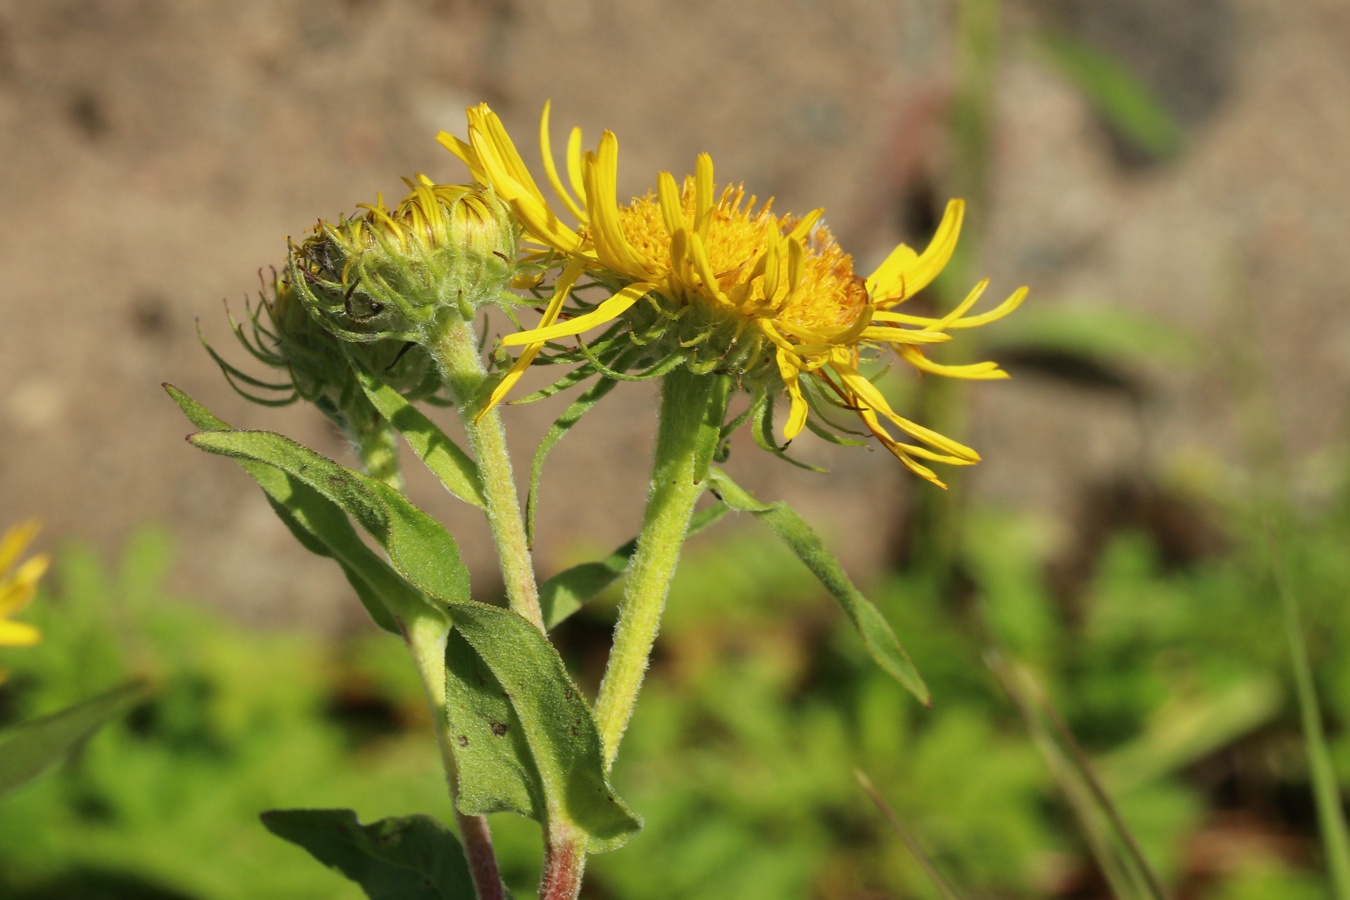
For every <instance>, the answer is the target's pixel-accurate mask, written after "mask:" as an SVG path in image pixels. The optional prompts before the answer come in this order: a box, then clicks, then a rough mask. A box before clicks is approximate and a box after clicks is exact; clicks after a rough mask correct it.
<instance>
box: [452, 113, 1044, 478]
mask: <svg viewBox="0 0 1350 900" xmlns="http://www.w3.org/2000/svg"><path fill="white" fill-rule="evenodd" d="M548 111H549V110H548V106H547V105H545V107H544V114H543V116H542V119H541V123H540V144H541V147H542V150H543V163H544V172H545V175H546V176H547V179H548V182H549V184H550V186H551V188H552V190H553V192H554V194H556V195H557V197H558V199H559V201H561V204H562V206H564V207H566V209H567V211H568V212H570V213H571V215H572V216H573V217H574V218H575V219H576V221H577V226H576V227H575V228H573V227H570V226H568V225H566V224H565V223H564V222H563V221H562V220H561V219H560V218H559V216H558V214H557V212H556V211H555V210H554V208H553V207H552V206H550V204H549V201H548V200H547V199H546V198H545V197H544V195H543V192H542V191H540V189H539V187H538V186H537V185H536V183H535V181H534V179H533V177H532V176H531V175H530V172H529V170H528V169H527V168H526V166H525V164H524V162H523V161H522V159H521V157H520V154H519V153H518V152H517V150H516V148H515V145H514V144H513V143H512V141H511V138H510V136H509V135H508V134H507V133H506V130H505V128H504V127H503V126H502V123H501V121H500V120H499V119H498V118H497V116H496V114H495V113H493V112H492V111H491V110H490V109H489V108H488V107H487V106H486V105H480V106H478V107H476V108H472V109H470V110H469V111H468V118H469V133H468V138H469V139H468V141H467V142H465V141H462V140H459V139H458V138H455V137H453V136H451V135H448V134H445V133H442V134H441V135H440V137H439V140H440V141H441V143H442V144H444V145H445V146H446V147H447V148H448V149H449V150H450V151H451V152H452V153H454V154H455V155H456V156H458V157H459V158H460V159H461V160H463V161H464V162H465V164H466V165H468V167H469V170H470V172H471V173H472V175H473V177H474V178H475V179H476V180H478V181H479V182H481V183H483V184H487V185H490V186H491V187H492V188H493V189H494V190H495V191H496V193H497V195H498V196H499V197H501V198H502V199H504V200H506V201H507V202H508V203H510V204H511V206H512V208H513V209H514V210H515V212H516V215H517V216H518V217H519V218H520V220H521V222H522V224H523V226H524V234H523V238H524V239H525V240H526V241H527V242H531V243H533V244H536V245H538V248H539V251H538V252H539V255H541V256H544V255H548V254H551V255H553V256H554V257H556V258H558V259H560V260H562V261H564V262H565V263H566V265H565V268H564V269H563V271H562V273H561V274H560V275H559V276H558V278H557V281H556V283H555V289H554V293H553V296H552V298H551V300H550V302H549V304H548V306H547V308H546V309H545V311H544V314H543V318H542V319H541V321H540V323H539V325H538V327H536V328H534V329H531V330H528V331H523V332H519V333H517V334H512V335H508V336H507V337H506V338H504V339H503V341H502V344H503V345H504V346H508V347H522V348H523V350H522V352H521V355H520V357H519V358H518V359H517V360H516V363H515V365H514V366H512V368H511V370H510V371H509V372H508V373H507V376H506V378H505V379H504V380H503V381H502V383H501V384H500V385H499V386H498V388H497V390H496V391H495V392H494V394H493V395H492V397H491V398H490V403H489V405H491V404H492V403H497V402H499V401H500V400H501V399H502V397H503V396H505V395H506V393H507V392H508V391H509V390H510V389H511V387H512V385H513V384H514V383H515V381H516V380H517V379H518V378H519V377H520V375H521V373H523V371H524V370H525V368H526V367H527V366H529V365H530V363H531V361H532V360H533V359H534V357H535V356H536V355H537V354H538V353H539V351H540V350H541V349H542V348H543V346H544V344H545V343H546V342H549V341H555V340H557V339H559V338H562V337H567V336H571V335H580V334H582V333H583V332H586V331H589V330H590V329H593V328H596V327H598V326H601V325H604V324H606V323H610V322H613V321H615V320H622V321H624V322H625V323H626V324H628V325H629V326H630V327H631V328H632V341H633V342H636V343H638V344H642V343H649V342H651V340H652V339H653V338H652V335H653V334H654V333H655V331H659V330H660V329H661V328H663V327H665V326H666V325H668V324H669V322H671V321H674V320H680V321H681V323H682V326H683V327H681V328H679V329H678V330H677V335H678V337H679V340H676V341H673V342H671V341H668V342H666V343H665V344H664V345H663V346H664V347H665V349H666V350H667V351H669V352H676V353H678V352H683V351H687V352H688V354H689V364H690V365H691V366H692V365H695V364H696V362H701V363H702V364H704V365H720V366H721V368H718V369H717V371H723V372H734V373H735V374H736V375H737V376H738V378H739V380H740V383H741V384H742V386H744V387H747V388H749V389H750V390H752V391H763V390H766V389H767V388H768V387H770V386H777V389H779V390H782V389H785V390H786V392H787V395H788V397H789V399H790V408H789V413H788V418H787V421H786V423H785V424H784V427H783V430H782V437H783V439H784V441H785V443H786V442H788V441H791V440H792V439H793V438H795V437H796V436H797V435H798V434H800V433H801V431H802V429H803V428H804V427H807V426H808V424H810V425H812V426H813V430H818V429H815V428H814V426H815V424H816V423H814V422H808V419H809V417H810V415H811V413H813V412H814V413H815V414H816V416H817V418H821V419H824V417H825V416H826V415H827V413H828V412H829V410H830V407H834V408H836V409H843V410H847V411H850V412H852V413H853V414H855V415H857V417H858V418H859V419H860V420H861V421H862V424H863V425H864V426H865V427H866V429H867V431H869V432H870V433H871V434H872V435H874V436H875V437H876V438H877V439H878V440H879V441H880V442H881V443H882V444H883V445H884V446H885V447H886V448H887V449H888V450H890V451H891V452H892V453H893V454H895V456H896V457H897V458H898V459H899V460H900V461H901V462H902V463H904V464H905V466H907V467H908V468H909V469H910V470H911V471H913V472H915V473H916V474H918V475H920V476H922V477H923V478H926V479H928V480H929V481H932V482H934V483H935V484H938V485H941V484H942V483H941V482H940V481H939V480H938V478H937V476H936V475H935V474H934V473H933V471H932V470H931V469H929V468H928V467H927V466H925V465H924V464H923V463H921V462H920V461H919V460H925V461H929V462H941V463H948V464H952V465H968V464H970V463H973V462H976V461H977V460H978V459H979V456H978V455H977V454H976V453H975V451H974V450H971V449H970V448H969V447H966V446H963V445H962V444H960V443H958V442H956V441H953V440H951V439H950V438H947V437H944V436H942V435H940V434H938V433H936V432H934V431H932V430H930V429H928V428H925V427H924V426H922V425H920V424H918V423H917V422H913V421H910V420H909V419H906V418H904V417H903V416H901V415H899V414H898V413H896V412H895V411H894V410H893V409H892V408H891V406H890V404H889V403H888V402H887V400H886V398H885V397H884V396H883V395H882V393H881V391H880V390H878V389H877V388H876V386H875V385H874V384H873V383H872V381H871V380H870V379H868V378H867V377H866V376H864V375H863V374H862V372H861V371H860V369H859V364H860V362H861V361H862V360H863V359H864V358H870V357H871V356H872V355H873V354H874V353H875V351H877V350H878V349H880V348H882V347H887V346H889V347H890V348H891V349H892V350H893V351H894V352H895V353H896V354H897V355H898V356H899V357H900V358H901V359H903V360H905V361H906V362H908V363H909V364H910V365H912V366H914V367H915V368H917V369H919V370H920V371H922V372H927V373H930V374H933V375H942V376H948V377H955V378H973V379H993V378H1006V377H1007V374H1006V373H1005V372H1003V371H1002V370H1001V369H999V368H998V366H997V365H996V364H995V363H992V362H981V363H975V364H972V365H962V366H950V365H940V364H938V363H935V362H932V361H931V360H929V359H928V358H927V357H926V356H925V355H924V353H923V350H922V349H921V348H922V347H923V345H926V344H936V343H941V342H944V341H948V340H950V339H951V336H950V334H948V332H949V331H951V330H955V329H960V328H971V327H974V326H977V325H983V324H986V323H988V322H992V321H994V320H995V319H999V318H1002V317H1003V316H1005V315H1007V314H1008V313H1009V312H1011V311H1012V310H1013V309H1015V308H1016V307H1017V306H1018V305H1019V304H1020V303H1021V302H1022V299H1023V298H1024V297H1025V295H1026V289H1025V288H1022V289H1020V290H1018V291H1017V292H1016V293H1014V294H1013V295H1012V296H1011V297H1009V298H1008V299H1007V300H1005V301H1004V302H1003V303H1002V304H1000V305H999V306H998V307H997V308H995V309H993V310H991V311H989V312H985V313H982V314H979V315H969V314H968V313H969V312H970V310H971V308H972V307H973V306H974V304H975V303H976V301H977V300H979V298H980V295H981V294H982V293H983V291H984V289H985V287H986V285H987V283H988V282H987V281H982V282H980V283H979V284H978V285H976V286H975V288H974V290H972V291H971V292H970V294H969V296H967V297H966V299H965V300H964V301H963V302H962V303H961V304H959V305H958V306H957V307H956V308H955V309H953V310H952V311H951V312H950V313H948V314H946V315H944V316H941V317H938V318H934V317H928V316H919V315H908V314H905V313H901V312H898V311H896V307H898V306H899V305H900V304H901V303H902V302H904V301H905V300H907V299H909V298H910V297H912V296H913V295H914V294H915V293H916V292H918V291H919V290H921V289H922V288H924V287H925V286H927V285H928V284H929V283H930V282H932V281H933V279H934V278H936V277H937V275H938V274H939V273H940V272H941V271H942V269H943V267H944V266H945V265H946V264H947V261H948V260H949V259H950V258H951V255H952V251H953V250H954V248H955V246H956V241H957V236H958V234H959V232H960V228H961V218H962V214H963V212H964V204H963V203H962V201H960V200H953V201H952V202H951V203H949V204H948V205H947V210H946V213H945V215H944V216H943V219H942V223H941V225H940V226H939V227H938V230H937V234H936V235H935V236H934V238H933V240H932V243H931V244H929V246H928V248H927V249H926V250H925V251H924V252H923V253H921V254H920V253H916V252H915V251H914V250H912V249H910V248H909V247H907V246H905V245H903V244H901V245H900V246H898V247H896V248H895V250H894V251H893V252H892V253H891V254H890V255H889V256H888V257H887V258H886V260H885V261H884V262H882V264H881V265H880V266H879V267H878V268H877V270H876V271H875V272H873V273H872V274H871V276H869V277H868V278H867V279H865V280H864V279H863V278H861V277H859V276H858V275H856V274H855V273H854V271H853V260H852V257H851V256H849V255H848V254H847V253H845V252H844V251H843V249H842V248H841V247H840V246H839V244H838V243H837V242H836V241H835V239H834V237H833V235H831V234H830V232H829V230H828V229H826V228H825V226H824V225H823V224H822V222H821V214H822V212H823V211H822V210H815V211H813V212H811V213H809V214H807V215H806V216H801V217H796V216H791V215H784V216H779V215H777V214H775V213H773V212H772V200H770V201H768V202H767V203H765V204H764V205H763V206H761V207H760V208H759V209H756V208H755V206H756V198H755V197H754V196H750V197H748V198H747V196H746V194H745V192H744V190H743V189H742V188H741V187H731V186H728V187H725V188H723V189H722V191H721V192H720V193H719V192H718V190H717V187H716V185H715V184H714V181H713V164H712V160H711V158H710V157H709V156H708V155H707V154H701V155H700V156H699V157H698V163H697V166H696V167H695V174H694V175H693V176H692V177H686V178H685V180H684V183H683V185H682V186H681V185H677V184H676V182H675V179H674V177H673V176H672V175H671V174H670V173H669V172H662V173H660V175H659V177H658V179H657V187H656V191H655V193H648V194H647V195H645V196H643V197H638V198H635V199H633V200H632V201H630V202H629V203H627V204H622V205H621V204H620V203H619V202H618V198H617V188H616V184H617V178H618V139H617V138H616V137H615V136H614V134H613V133H611V132H609V131H606V132H605V133H604V135H603V136H602V137H601V138H600V143H599V145H598V147H597V149H596V150H595V151H594V152H586V153H584V154H583V153H582V152H581V131H580V129H576V128H574V129H573V130H572V133H571V136H570V139H569V141H568V146H567V178H568V183H567V184H564V182H563V180H562V178H561V177H560V175H559V172H558V169H557V166H556V164H555V162H554V159H553V154H552V151H551V149H550V142H549V130H548ZM569 188H570V189H569ZM583 274H585V275H588V276H589V277H590V278H592V279H593V280H594V281H595V282H597V283H599V284H600V285H601V286H603V287H605V288H607V289H609V290H610V291H611V292H612V293H611V296H609V297H608V299H606V300H604V301H603V302H601V303H599V304H598V305H593V306H590V307H586V308H584V309H583V310H581V311H577V310H569V312H571V313H572V314H571V315H570V316H568V317H563V316H562V314H563V312H564V305H565V304H566V303H567V300H568V297H569V294H570V292H571V290H572V288H573V287H574V285H575V284H576V281H577V280H578V279H579V278H580V277H581V276H582V275H583ZM640 301H645V302H640ZM690 322H692V323H693V324H692V325H690V324H689V323H690ZM864 354H867V356H866V357H865V356H864ZM586 355H587V357H588V358H591V357H592V354H590V353H587V354H586ZM597 369H598V370H599V371H602V372H603V371H604V370H603V369H599V368H598V366H597ZM709 371H712V369H711V368H710V369H709ZM825 421H826V422H827V423H828V419H825ZM837 427H838V426H836V428H837ZM892 429H894V430H896V431H899V432H900V433H902V434H904V435H908V436H909V437H910V438H912V439H913V440H915V441H917V442H918V443H911V442H906V441H904V440H902V439H900V438H897V437H896V436H895V434H894V433H893V432H892Z"/></svg>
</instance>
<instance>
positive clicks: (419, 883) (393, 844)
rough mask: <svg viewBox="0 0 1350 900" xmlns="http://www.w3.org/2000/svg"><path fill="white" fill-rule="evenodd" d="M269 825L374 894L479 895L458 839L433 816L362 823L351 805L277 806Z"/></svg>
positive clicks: (431, 898)
mask: <svg viewBox="0 0 1350 900" xmlns="http://www.w3.org/2000/svg"><path fill="white" fill-rule="evenodd" d="M261 818H262V823H263V825H265V826H266V827H267V830H268V831H270V832H272V833H273V834H275V835H276V836H277V837H279V838H282V839H284V840H287V841H290V842H291V843H292V844H298V845H299V846H301V847H303V848H304V849H305V850H307V851H309V854H310V855H311V856H313V857H314V858H315V859H317V860H318V861H319V862H321V863H323V864H324V865H326V866H328V867H329V868H332V869H337V870H338V871H339V872H341V873H342V874H343V875H345V876H347V877H348V878H349V879H351V880H352V881H354V882H356V883H357V884H359V885H360V886H361V889H362V890H363V891H365V892H366V896H367V897H369V898H371V900H474V898H475V897H476V896H477V894H476V893H475V891H474V886H473V877H472V875H471V874H470V873H469V864H468V862H467V861H466V860H465V859H464V851H463V849H462V848H461V847H460V845H459V840H458V839H457V838H456V837H455V835H454V834H453V833H452V832H451V831H450V830H449V829H447V828H446V827H445V826H444V825H442V824H441V823H439V822H437V821H436V820H435V819H432V818H430V817H429V816H406V817H403V818H397V819H381V820H380V821H378V822H372V823H370V824H369V825H362V824H361V822H360V821H359V820H358V819H357V818H356V813H354V812H352V811H351V810H350V809H275V810H272V811H270V812H265V813H263V814H262V816H261Z"/></svg>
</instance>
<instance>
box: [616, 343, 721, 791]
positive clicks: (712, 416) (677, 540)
mask: <svg viewBox="0 0 1350 900" xmlns="http://www.w3.org/2000/svg"><path fill="white" fill-rule="evenodd" d="M730 389H731V379H730V378H729V377H728V376H726V375H698V374H695V373H693V372H691V371H690V370H689V369H688V368H684V367H681V368H677V369H675V370H674V371H672V372H671V373H670V374H668V375H667V376H666V377H665V378H664V379H663V381H662V384H661V414H660V415H661V418H660V423H659V424H658V426H657V433H656V451H655V458H654V461H653V464H652V481H651V488H650V492H649V493H648V496H647V508H646V511H645V513H644V514H643V519H642V531H641V533H640V534H639V535H638V547H637V552H636V554H634V556H633V562H632V564H631V565H630V566H629V569H628V576H627V582H626V587H625V590H624V598H623V602H622V604H621V605H620V606H619V622H618V624H617V625H616V626H615V629H614V647H613V649H612V650H611V651H610V655H609V663H608V664H607V666H606V668H605V676H604V680H603V681H602V682H601V684H600V695H599V697H598V698H597V700H596V704H595V717H596V721H597V722H598V723H599V726H600V737H601V740H602V742H603V744H604V752H605V765H606V766H607V767H610V766H613V764H614V757H615V756H616V755H617V754H618V752H619V742H620V740H622V738H623V733H624V731H625V730H626V729H627V728H628V721H629V719H631V718H632V715H633V707H634V705H635V704H636V703H637V696H638V691H639V690H640V689H641V687H642V679H643V676H644V675H645V674H646V671H647V662H648V659H649V658H650V656H651V652H652V646H653V644H654V643H655V642H656V633H657V631H658V629H659V628H660V624H661V613H662V611H663V610H664V609H665V605H666V596H667V594H669V592H670V581H671V578H672V577H674V575H675V565H676V563H677V562H678V561H679V558H680V548H681V546H682V545H683V544H684V539H685V536H686V534H687V533H688V531H689V519H690V517H691V516H692V515H693V512H694V504H695V503H697V502H698V498H699V496H700V495H702V493H703V490H704V488H705V486H706V477H707V473H708V466H709V465H710V464H711V462H712V455H713V452H714V451H715V450H716V448H717V445H718V443H719V442H720V437H721V435H720V431H721V426H722V421H723V419H724V417H725V415H726V409H727V401H728V397H729V393H730Z"/></svg>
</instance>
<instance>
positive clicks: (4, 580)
mask: <svg viewBox="0 0 1350 900" xmlns="http://www.w3.org/2000/svg"><path fill="white" fill-rule="evenodd" d="M37 533H38V524H37V523H36V522H25V523H24V524H22V525H16V526H14V527H13V528H10V529H9V531H7V532H5V536H4V537H3V538H0V647H28V646H31V645H33V644H36V643H37V642H38V639H39V638H40V637H41V636H42V635H41V633H40V632H39V631H38V630H37V629H36V628H34V627H33V626H32V625H25V624H24V623H23V622H14V621H12V620H11V619H10V618H9V617H10V616H12V615H13V614H14V613H16V612H18V611H19V610H21V609H23V608H24V607H25V606H26V605H27V604H28V601H29V600H32V599H33V594H34V593H35V592H36V591H37V583H38V580H39V579H41V578H42V576H43V574H44V573H45V572H46V571H47V566H48V564H49V563H50V562H51V561H50V560H49V559H48V558H47V556H46V555H43V554H39V555H38V556H34V557H31V558H30V559H28V560H26V561H25V562H24V563H23V564H22V565H20V566H18V567H17V568H15V563H17V562H18V561H19V557H20V556H22V555H23V553H24V551H25V550H27V549H28V545H29V544H30V543H32V541H33V538H34V537H36V536H37ZM11 569H12V570H13V571H11Z"/></svg>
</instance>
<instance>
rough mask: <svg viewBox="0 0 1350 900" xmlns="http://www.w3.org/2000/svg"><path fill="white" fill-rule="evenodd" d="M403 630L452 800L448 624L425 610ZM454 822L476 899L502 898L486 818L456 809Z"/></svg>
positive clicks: (455, 783)
mask: <svg viewBox="0 0 1350 900" xmlns="http://www.w3.org/2000/svg"><path fill="white" fill-rule="evenodd" d="M403 632H404V637H405V639H406V640H407V642H408V648H409V649H410V650H411V651H412V655H413V659H415V660H416V662H417V671H418V673H419V674H420V675H421V676H422V687H423V688H424V689H425V690H426V692H427V705H428V706H430V707H431V721H432V725H433V730H434V731H435V734H436V745H437V747H439V748H440V752H441V764H442V765H443V766H444V767H445V780H446V784H447V785H448V786H449V788H450V800H451V802H452V803H453V802H454V801H455V800H457V799H458V797H459V770H458V768H457V766H456V765H455V755H454V751H453V750H452V749H451V747H450V740H451V738H450V732H449V729H448V728H447V727H446V726H447V721H448V720H447V717H446V709H445V640H446V637H447V636H448V635H449V634H450V623H449V621H448V620H446V619H445V618H444V617H442V616H436V615H434V614H432V613H431V612H430V611H428V612H427V613H426V614H425V615H422V616H419V617H416V618H414V619H412V620H411V621H410V622H406V623H404V626H403ZM455 822H456V824H457V825H458V826H459V839H460V842H461V844H462V845H463V847H464V856H465V858H466V859H467V860H468V862H469V872H470V874H471V875H472V877H473V884H474V890H475V893H476V894H477V896H478V900H505V898H506V891H505V888H504V887H503V886H502V877H501V872H500V870H499V869H498V867H497V854H496V851H495V850H494V849H493V847H492V834H491V833H490V832H489V830H488V824H487V817H486V816H467V815H465V814H464V813H462V812H460V811H459V809H458V808H456V809H455Z"/></svg>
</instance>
